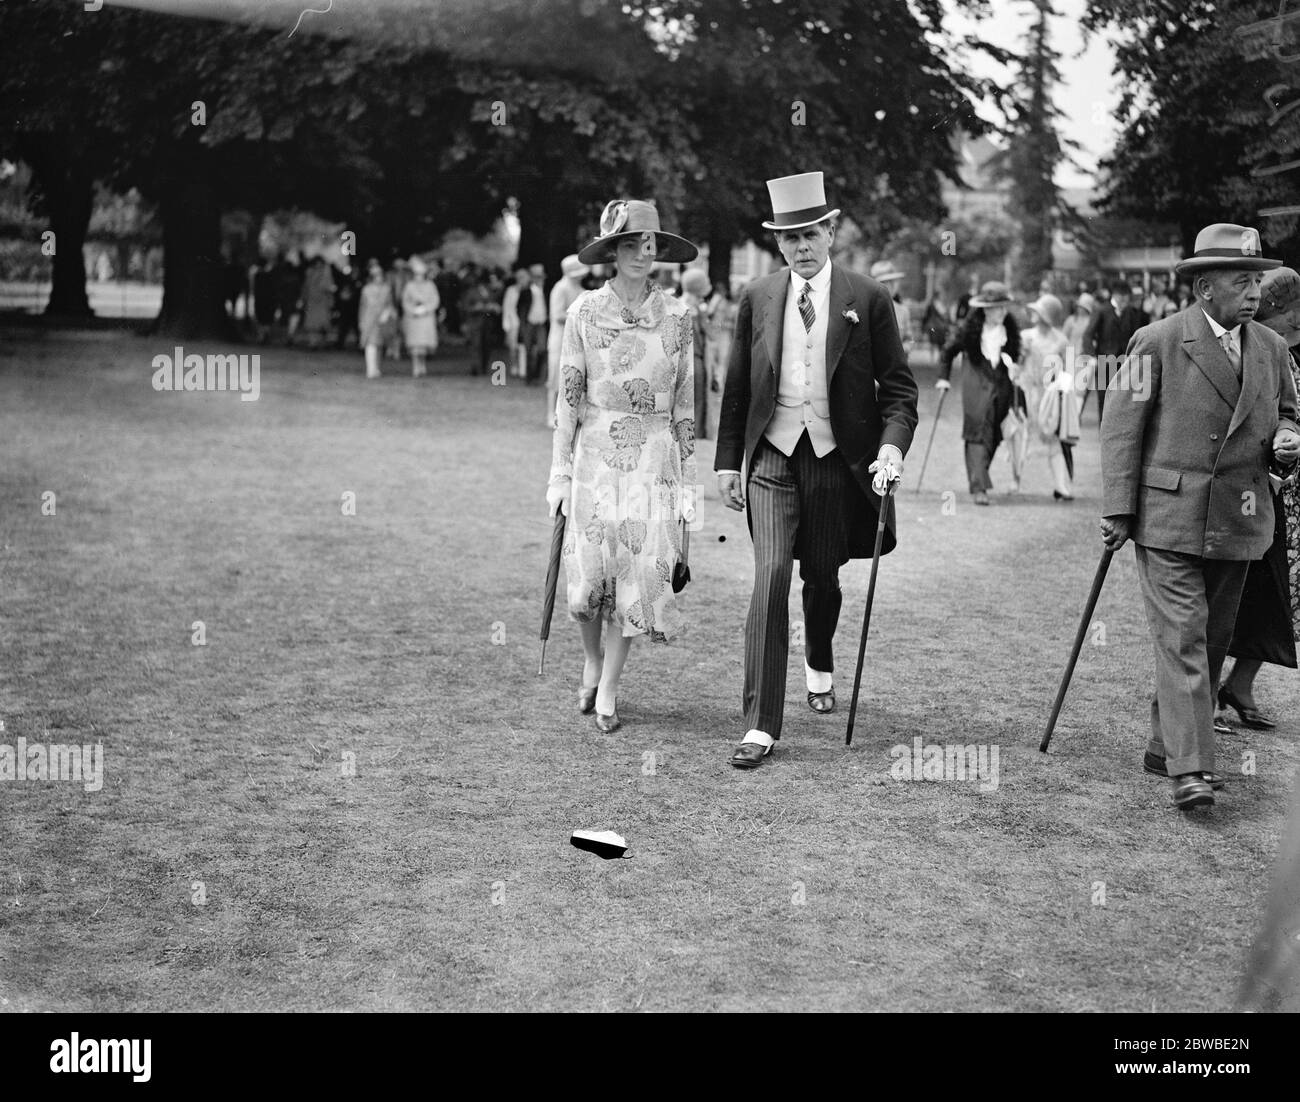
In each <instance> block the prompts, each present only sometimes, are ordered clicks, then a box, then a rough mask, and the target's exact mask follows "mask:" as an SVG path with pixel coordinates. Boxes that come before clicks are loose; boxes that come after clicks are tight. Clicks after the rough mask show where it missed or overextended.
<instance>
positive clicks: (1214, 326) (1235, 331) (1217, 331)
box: [1201, 306, 1241, 344]
mask: <svg viewBox="0 0 1300 1102" xmlns="http://www.w3.org/2000/svg"><path fill="white" fill-rule="evenodd" d="M1201 313H1202V314H1205V307H1204V306H1202V307H1201ZM1205 320H1206V321H1208V322H1209V323H1210V329H1211V330H1213V332H1214V339H1215V340H1216V341H1221V340H1223V334H1224V333H1231V334H1232V335H1233V336H1234V337H1237V338H1238V342H1237V343H1238V344H1240V343H1241V341H1240V337H1241V323H1240V322H1238V323H1237V324H1236V325H1234V326H1233V327H1232V328H1231V329H1224V328H1223V326H1222V325H1220V324H1219V323H1218V322H1217V321H1215V320H1214V319H1213V318H1212V317H1210V315H1209V314H1205Z"/></svg>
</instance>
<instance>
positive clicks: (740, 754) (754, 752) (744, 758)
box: [730, 742, 772, 769]
mask: <svg viewBox="0 0 1300 1102" xmlns="http://www.w3.org/2000/svg"><path fill="white" fill-rule="evenodd" d="M771 752H772V747H771V746H760V745H759V744H758V743H756V742H742V743H741V744H740V745H739V746H737V747H736V752H735V753H734V754H732V755H731V758H730V761H731V764H732V765H734V766H735V767H736V768H737V769H757V768H758V767H759V766H760V765H762V764H763V759H764V758H765V757H767V756H768V755H769V754H770V753H771Z"/></svg>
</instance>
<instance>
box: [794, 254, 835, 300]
mask: <svg viewBox="0 0 1300 1102" xmlns="http://www.w3.org/2000/svg"><path fill="white" fill-rule="evenodd" d="M805 283H807V284H809V285H811V287H812V291H810V292H809V293H810V294H814V295H822V294H825V293H826V291H827V289H828V288H829V287H830V285H831V262H830V261H829V260H827V261H826V263H825V264H823V265H822V268H821V271H820V272H818V273H817V274H816V275H815V276H813V277H812V279H804V277H803V276H801V275H799V273H798V272H796V271H795V270H794V269H793V268H791V269H790V286H791V287H793V288H794V289H795V291H796V292H802V291H803V285H804V284H805Z"/></svg>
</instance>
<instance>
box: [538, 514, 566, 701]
mask: <svg viewBox="0 0 1300 1102" xmlns="http://www.w3.org/2000/svg"><path fill="white" fill-rule="evenodd" d="M564 522H565V516H564V509H563V508H562V507H561V508H559V509H556V511H555V527H554V529H552V531H551V561H550V562H549V563H547V566H546V593H545V594H544V596H543V597H542V633H541V636H540V638H541V640H542V657H541V658H540V659H539V660H538V662H537V676H538V677H541V676H542V667H543V666H545V665H546V640H548V639H549V638H550V637H551V616H552V614H553V613H554V612H555V587H556V584H557V583H558V582H559V579H560V552H561V551H562V550H563V549H564Z"/></svg>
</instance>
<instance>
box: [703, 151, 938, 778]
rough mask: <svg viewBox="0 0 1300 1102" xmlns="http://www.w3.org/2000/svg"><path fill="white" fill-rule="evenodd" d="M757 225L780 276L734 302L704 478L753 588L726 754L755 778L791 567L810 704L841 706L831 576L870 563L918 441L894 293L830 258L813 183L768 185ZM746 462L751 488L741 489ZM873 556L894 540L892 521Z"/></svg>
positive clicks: (780, 650)
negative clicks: (741, 716) (740, 712)
mask: <svg viewBox="0 0 1300 1102" xmlns="http://www.w3.org/2000/svg"><path fill="white" fill-rule="evenodd" d="M767 187H768V192H769V194H770V195H771V199H772V208H773V217H772V221H770V222H764V223H763V225H764V227H765V228H767V229H769V230H772V231H774V232H775V234H776V243H777V246H778V247H779V248H780V250H781V255H782V256H783V257H784V258H785V261H786V264H787V265H788V267H786V268H782V269H781V270H780V271H779V272H776V273H774V274H772V275H769V276H764V277H763V278H761V279H757V280H755V281H754V282H753V283H751V284H750V285H749V286H748V287H746V288H745V290H744V292H743V293H742V295H741V299H740V305H739V309H738V311H737V314H736V327H735V334H734V337H733V341H732V346H731V359H730V362H729V363H728V366H727V382H726V388H725V390H724V392H723V397H722V415H721V418H720V422H719V427H718V444H717V451H716V459H715V463H714V469H715V470H716V471H717V472H718V489H719V491H720V493H721V496H722V500H723V502H724V503H725V504H726V505H727V506H728V507H729V508H732V509H737V510H740V509H744V508H745V504H746V500H748V504H749V528H750V534H751V535H752V537H753V540H754V591H753V595H752V597H751V599H750V604H749V615H748V617H747V619H746V621H745V688H744V698H743V699H744V708H745V726H746V728H747V730H746V733H745V736H744V739H743V741H742V742H741V744H740V746H738V747H737V748H736V751H735V753H734V754H733V755H732V757H731V764H732V765H734V766H736V767H737V768H740V769H753V768H755V767H756V766H758V765H760V764H762V761H763V759H764V758H765V757H766V756H767V755H769V754H770V753H771V750H772V746H773V744H774V743H775V742H776V741H777V740H778V739H780V737H781V727H782V720H783V713H784V709H785V682H786V664H787V660H788V655H789V640H790V631H789V612H788V607H789V605H788V598H789V593H790V582H791V577H792V574H793V569H794V560H795V559H798V560H799V576H800V578H801V579H802V580H803V611H804V673H805V678H806V681H807V686H808V706H809V707H810V708H811V709H812V710H813V711H814V712H817V713H827V712H830V711H832V710H833V709H834V707H835V690H834V686H833V679H832V674H833V673H834V670H835V663H834V660H833V658H832V648H831V642H832V638H833V637H834V634H835V626H836V623H837V621H838V619H839V613H840V604H841V594H840V584H839V568H840V566H842V565H843V564H844V563H846V562H847V561H848V560H849V559H850V558H869V557H870V556H871V554H872V550H873V544H874V539H875V526H876V519H877V515H878V510H879V508H880V496H881V495H882V494H883V493H884V492H885V489H886V487H887V485H888V483H889V482H890V481H894V480H897V479H898V478H899V477H901V475H902V469H903V456H904V455H905V454H906V453H907V449H908V446H909V445H910V444H911V442H912V434H913V432H914V431H915V430H916V419H917V415H916V398H917V389H916V380H915V379H913V378H912V373H911V371H910V370H909V369H908V366H907V358H906V356H905V355H904V353H903V346H902V343H901V341H900V339H899V333H898V324H897V322H896V321H895V318H894V309H893V303H892V302H891V300H890V296H889V292H888V291H887V290H886V289H885V288H884V287H882V286H881V285H880V284H879V283H878V282H876V281H875V280H871V279H868V278H866V277H865V276H862V275H859V274H858V273H856V272H852V271H849V270H848V269H847V268H843V267H841V266H840V265H838V264H832V263H831V261H830V249H831V243H832V242H833V241H834V240H835V226H836V223H835V219H836V217H837V216H838V215H839V213H840V212H839V211H838V210H832V209H831V207H830V206H829V204H827V202H826V193H825V190H824V184H823V180H822V173H820V172H806V173H801V174H799V175H796V176H785V177H782V178H780V179H777V180H769V181H768V182H767ZM742 460H743V461H744V463H745V469H746V480H745V481H742V478H741V462H742ZM887 524H888V528H887V531H886V533H885V538H884V544H883V551H884V552H888V551H890V550H891V549H892V548H893V547H894V545H895V543H896V537H895V535H894V526H893V517H892V516H887Z"/></svg>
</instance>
